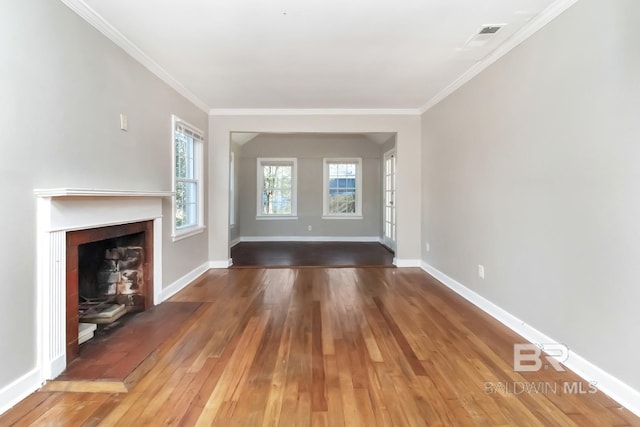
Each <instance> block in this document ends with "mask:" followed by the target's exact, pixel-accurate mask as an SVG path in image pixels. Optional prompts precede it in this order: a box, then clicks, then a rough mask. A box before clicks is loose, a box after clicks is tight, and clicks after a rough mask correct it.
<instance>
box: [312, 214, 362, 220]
mask: <svg viewBox="0 0 640 427" xmlns="http://www.w3.org/2000/svg"><path fill="white" fill-rule="evenodd" d="M362 218H363V217H362V215H322V219H362Z"/></svg>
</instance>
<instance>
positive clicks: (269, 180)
mask: <svg viewBox="0 0 640 427" xmlns="http://www.w3.org/2000/svg"><path fill="white" fill-rule="evenodd" d="M262 173H263V177H262V178H263V186H262V208H261V212H262V214H264V215H291V213H292V211H291V199H292V197H291V194H292V187H293V180H292V176H293V166H291V165H263V167H262Z"/></svg>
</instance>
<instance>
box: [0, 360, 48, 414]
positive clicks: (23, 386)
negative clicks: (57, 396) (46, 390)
mask: <svg viewBox="0 0 640 427" xmlns="http://www.w3.org/2000/svg"><path fill="white" fill-rule="evenodd" d="M41 386H42V382H41V381H40V369H39V368H35V369H33V370H31V371H29V372H27V373H26V374H24V375H23V376H21V377H20V378H18V379H17V380H15V381H14V382H12V383H11V384H8V385H6V386H5V387H3V388H2V389H1V390H0V415H1V414H3V413H5V412H7V411H8V410H9V409H11V408H12V407H13V406H15V405H16V404H17V403H18V402H20V401H21V400H22V399H24V398H25V397H27V396H29V395H30V394H31V393H33V392H34V391H36V390H37V389H39V388H40V387H41Z"/></svg>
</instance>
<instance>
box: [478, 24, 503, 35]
mask: <svg viewBox="0 0 640 427" xmlns="http://www.w3.org/2000/svg"><path fill="white" fill-rule="evenodd" d="M500 28H502V27H498V26H494V25H487V26H486V27H482V29H481V30H480V32H479V33H478V34H495V33H497V32H498V30H500Z"/></svg>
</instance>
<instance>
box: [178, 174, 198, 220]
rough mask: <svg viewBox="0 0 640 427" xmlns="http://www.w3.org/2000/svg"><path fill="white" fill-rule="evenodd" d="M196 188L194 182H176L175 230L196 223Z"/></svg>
mask: <svg viewBox="0 0 640 427" xmlns="http://www.w3.org/2000/svg"><path fill="white" fill-rule="evenodd" d="M197 206H198V186H197V184H196V183H195V182H184V181H178V182H176V228H184V227H190V226H193V225H197V223H198V209H197Z"/></svg>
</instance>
